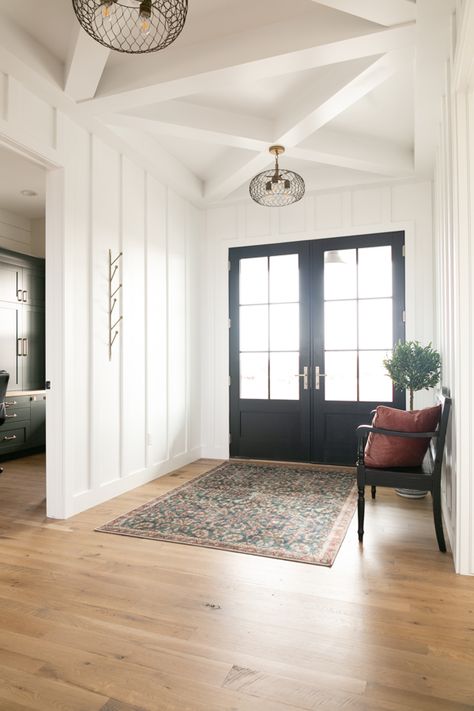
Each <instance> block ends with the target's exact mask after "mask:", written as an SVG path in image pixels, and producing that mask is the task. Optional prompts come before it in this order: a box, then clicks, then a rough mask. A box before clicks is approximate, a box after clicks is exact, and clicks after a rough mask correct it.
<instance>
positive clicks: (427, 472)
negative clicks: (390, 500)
mask: <svg viewBox="0 0 474 711" xmlns="http://www.w3.org/2000/svg"><path fill="white" fill-rule="evenodd" d="M439 402H440V403H441V405H442V410H441V417H440V421H439V425H438V428H437V430H436V432H416V433H412V432H395V431H394V430H383V429H379V428H376V427H373V426H372V425H360V427H358V428H357V443H358V444H357V487H358V490H359V498H358V505H357V514H358V522H359V526H358V534H359V541H360V542H362V540H363V537H364V513H365V487H366V485H371V486H372V498H373V499H375V492H376V487H377V486H387V487H390V488H395V487H400V488H403V489H418V490H421V491H430V492H431V496H432V498H433V517H434V525H435V531H436V538H437V540H438V546H439V549H440V551H442V552H443V553H445V552H446V541H445V539H444V533H443V521H442V516H441V469H442V465H443V455H444V448H445V444H446V432H447V429H448V423H449V414H450V411H451V404H452V401H451V398H449V397H446V396H444V395H440V396H439ZM369 434H373V435H374V436H377V434H383V435H388V436H390V437H403V438H405V439H412V438H428V437H429V438H430V445H429V447H428V451H427V452H426V455H425V458H424V460H423V463H422V465H421V466H420V467H403V468H396V467H394V468H393V469H375V468H371V467H367V466H365V463H364V450H365V445H366V442H367V437H368V436H369Z"/></svg>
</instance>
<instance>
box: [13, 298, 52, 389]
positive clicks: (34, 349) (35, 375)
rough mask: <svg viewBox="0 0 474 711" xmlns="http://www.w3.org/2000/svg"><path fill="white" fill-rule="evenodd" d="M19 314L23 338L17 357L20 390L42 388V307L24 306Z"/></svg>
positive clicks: (43, 366) (43, 349)
mask: <svg viewBox="0 0 474 711" xmlns="http://www.w3.org/2000/svg"><path fill="white" fill-rule="evenodd" d="M21 316H22V334H23V338H22V341H21V355H20V356H18V359H19V361H20V363H21V370H22V373H21V378H22V381H21V382H22V390H42V389H43V388H44V379H45V376H44V368H45V363H44V361H45V357H44V356H45V342H44V309H42V308H39V307H33V306H32V307H29V306H24V307H23V309H22V314H21ZM25 334H26V335H25Z"/></svg>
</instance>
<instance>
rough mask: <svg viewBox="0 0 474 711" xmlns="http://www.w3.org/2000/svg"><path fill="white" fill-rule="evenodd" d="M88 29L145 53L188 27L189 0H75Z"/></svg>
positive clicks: (114, 44)
mask: <svg viewBox="0 0 474 711" xmlns="http://www.w3.org/2000/svg"><path fill="white" fill-rule="evenodd" d="M72 5H73V7H74V12H75V13H76V16H77V19H78V20H79V22H80V24H81V26H82V27H83V28H84V30H85V31H86V32H87V33H88V34H89V35H90V36H91V37H92V38H93V39H95V40H96V41H97V42H100V44H103V45H104V46H105V47H108V48H109V49H114V50H116V51H117V52H127V53H129V54H143V53H145V52H157V51H158V50H160V49H164V48H165V47H168V45H170V44H171V43H172V42H174V41H175V39H176V38H177V37H178V35H179V34H180V33H181V30H182V29H183V27H184V23H185V22H186V15H187V12H188V0H72Z"/></svg>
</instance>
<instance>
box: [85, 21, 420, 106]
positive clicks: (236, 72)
mask: <svg viewBox="0 0 474 711" xmlns="http://www.w3.org/2000/svg"><path fill="white" fill-rule="evenodd" d="M414 41H415V27H414V25H407V26H404V27H396V28H391V29H387V30H380V31H377V32H374V33H371V34H369V35H361V36H359V37H351V38H349V39H345V40H340V41H336V42H330V43H328V44H321V45H318V46H316V47H314V46H313V47H307V48H305V49H297V50H295V51H293V52H287V53H282V54H278V52H279V51H281V50H280V47H278V45H277V46H275V47H274V48H273V51H274V53H275V54H274V56H269V55H267V56H265V57H264V58H261V59H258V60H255V61H250V62H249V61H246V58H248V53H247V47H246V44H245V37H243V38H242V42H240V43H239V44H238V54H239V55H240V56H239V59H238V61H235V60H234V63H233V64H231V65H229V64H227V65H226V66H224V67H221V68H218V69H212V70H210V71H203V72H196V56H198V55H199V52H198V51H197V48H196V45H193V46H192V49H193V53H192V56H191V57H190V58H189V60H188V61H182V62H181V63H178V65H173V62H171V61H170V62H169V63H168V64H167V66H166V68H165V69H164V70H163V71H162V74H161V77H160V81H158V82H156V81H155V83H154V84H150V85H148V86H142V87H139V88H135V89H130V90H125V91H121V92H118V93H115V94H110V95H98V96H96V98H95V99H92V100H90V101H86V102H84V103H83V104H82V105H83V106H84V108H85V109H88V110H90V111H92V112H94V113H96V114H97V113H101V112H114V111H129V110H130V109H134V108H137V107H139V106H149V105H151V104H156V103H159V102H161V101H169V100H171V99H176V98H180V97H183V96H191V95H194V94H199V93H202V92H206V91H212V92H215V91H217V90H219V89H225V88H228V87H229V86H239V85H242V86H245V84H246V83H248V82H255V81H258V80H262V79H267V78H269V77H274V76H283V75H287V74H293V73H295V72H299V71H304V70H307V69H315V68H318V67H324V66H328V65H332V64H337V63H339V62H346V61H349V60H353V59H359V58H361V57H373V56H376V55H380V54H384V53H386V52H390V51H392V50H395V49H399V48H404V47H409V46H412V45H413V43H414ZM211 50H212V48H209V47H206V48H203V51H205V52H206V56H208V57H212V58H213V59H214V55H213V53H212V51H211ZM234 54H235V52H234ZM171 73H174V74H175V75H176V74H178V75H179V76H173V77H171V76H170V74H171ZM155 76H156V70H155Z"/></svg>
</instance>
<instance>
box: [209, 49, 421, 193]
mask: <svg viewBox="0 0 474 711" xmlns="http://www.w3.org/2000/svg"><path fill="white" fill-rule="evenodd" d="M407 60H408V57H407V53H406V52H402V51H400V50H397V51H395V52H391V53H389V54H387V55H385V56H383V57H381V58H380V59H378V60H376V61H375V62H373V63H372V64H371V66H370V67H368V68H366V69H364V70H363V71H362V72H359V73H358V74H357V75H356V76H355V77H353V78H352V79H351V80H350V81H348V82H347V83H346V84H345V85H344V86H343V87H338V88H337V90H336V91H335V92H334V93H333V95H332V96H330V97H328V98H327V99H326V100H325V101H323V102H322V103H317V104H316V105H313V106H312V107H310V108H309V107H307V108H306V111H305V112H304V113H303V114H302V115H300V117H299V118H296V119H295V117H294V116H292V120H293V125H291V126H289V121H288V117H286V118H283V120H282V121H281V122H280V131H277V132H276V134H275V136H274V140H273V141H272V142H273V143H278V144H280V143H281V144H282V145H284V146H285V147H295V146H297V145H298V144H300V143H301V142H302V141H304V140H305V139H306V138H308V137H309V136H311V135H312V134H313V133H314V132H315V131H317V130H318V129H320V128H321V127H322V126H324V125H326V124H327V123H328V122H329V121H331V120H332V119H333V118H335V117H336V116H338V115H339V114H341V113H342V112H343V111H345V110H346V109H347V108H349V106H352V105H353V104H355V103H356V102H357V101H358V100H359V99H361V98H362V97H363V96H366V95H367V94H368V93H369V92H370V91H372V90H373V89H375V88H376V87H377V86H380V84H382V83H383V82H385V81H386V80H387V79H388V78H389V77H391V76H392V75H393V74H394V73H395V72H397V71H398V70H399V69H400V67H401V66H403V63H404V62H406V61H407ZM270 162H271V158H269V155H268V153H267V152H266V151H265V152H264V153H262V154H260V155H258V156H254V157H253V158H252V159H251V160H249V161H247V162H244V163H243V164H242V165H241V166H240V167H239V168H238V169H237V170H236V171H235V172H234V173H232V174H229V173H227V172H226V171H224V170H223V171H222V172H221V173H220V174H219V175H217V176H215V177H214V178H212V179H211V180H209V181H207V183H206V186H205V191H204V195H205V198H206V199H207V200H212V201H216V200H222V199H224V198H226V197H227V196H228V195H229V194H230V193H232V192H233V191H234V190H236V189H237V188H239V187H240V185H241V184H242V183H244V182H245V181H247V180H249V179H250V178H251V177H252V176H253V175H254V174H255V173H257V172H259V171H260V170H264V169H265V167H266V166H267V165H269V163H270Z"/></svg>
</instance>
